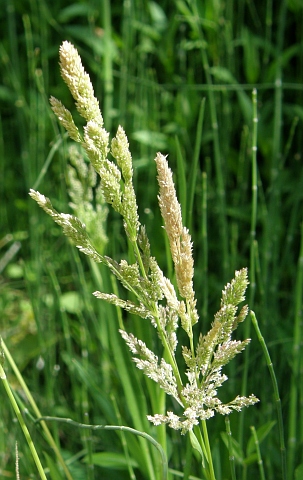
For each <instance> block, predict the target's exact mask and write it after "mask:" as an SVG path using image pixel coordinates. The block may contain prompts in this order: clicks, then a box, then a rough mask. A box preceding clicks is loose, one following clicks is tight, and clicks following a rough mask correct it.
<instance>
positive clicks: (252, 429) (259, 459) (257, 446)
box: [250, 426, 265, 480]
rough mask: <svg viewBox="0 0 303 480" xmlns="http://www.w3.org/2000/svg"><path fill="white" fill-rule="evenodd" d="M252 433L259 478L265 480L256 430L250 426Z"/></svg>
mask: <svg viewBox="0 0 303 480" xmlns="http://www.w3.org/2000/svg"><path fill="white" fill-rule="evenodd" d="M250 429H251V431H252V435H253V439H254V441H255V447H256V452H257V458H258V465H259V471H260V480H265V474H264V467H263V460H262V457H261V452H260V446H259V440H258V436H257V432H256V429H255V427H253V426H252V427H250Z"/></svg>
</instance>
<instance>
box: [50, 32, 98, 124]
mask: <svg viewBox="0 0 303 480" xmlns="http://www.w3.org/2000/svg"><path fill="white" fill-rule="evenodd" d="M59 54H60V69H61V76H62V78H63V80H64V81H65V83H66V85H67V86H68V88H69V90H70V92H71V94H72V96H73V97H74V99H75V101H76V107H77V110H78V112H79V113H80V115H81V116H82V117H83V118H85V120H86V121H87V122H88V121H89V120H93V121H94V122H96V123H97V124H98V126H99V127H102V126H103V118H102V115H101V111H100V107H99V102H98V100H97V99H96V97H95V94H94V89H93V86H92V83H91V81H90V78H89V75H88V73H86V71H85V70H84V67H83V65H82V61H81V57H80V55H79V53H78V52H77V50H76V49H75V47H74V46H73V45H72V44H71V43H70V42H68V41H65V42H63V43H62V45H61V47H60V50H59Z"/></svg>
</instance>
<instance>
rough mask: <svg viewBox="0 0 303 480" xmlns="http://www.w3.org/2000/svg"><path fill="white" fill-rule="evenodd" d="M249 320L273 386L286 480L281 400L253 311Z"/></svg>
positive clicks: (284, 479) (283, 477)
mask: <svg viewBox="0 0 303 480" xmlns="http://www.w3.org/2000/svg"><path fill="white" fill-rule="evenodd" d="M250 315H251V319H252V323H253V326H254V328H255V330H256V333H257V337H258V340H259V342H260V344H261V347H262V350H263V354H264V357H265V360H266V364H267V366H268V369H269V373H270V376H271V381H272V384H273V389H274V398H275V402H276V409H277V417H278V429H279V438H280V451H281V464H282V479H283V480H286V479H287V473H286V449H285V442H284V427H283V417H282V407H281V399H280V394H279V387H278V382H277V378H276V374H275V371H274V367H273V364H272V361H271V358H270V355H269V351H268V349H267V346H266V343H265V340H264V337H263V335H262V333H261V330H260V328H259V324H258V321H257V319H256V315H255V313H254V312H253V311H251V312H250Z"/></svg>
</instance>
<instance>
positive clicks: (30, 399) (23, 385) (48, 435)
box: [1, 339, 72, 480]
mask: <svg viewBox="0 0 303 480" xmlns="http://www.w3.org/2000/svg"><path fill="white" fill-rule="evenodd" d="M1 348H2V349H3V353H4V356H5V358H6V359H7V360H8V362H9V364H10V366H11V368H12V370H13V372H14V374H15V375H16V378H17V380H18V382H19V384H20V386H21V388H22V390H23V392H24V394H25V396H26V398H27V400H28V402H29V404H30V406H31V408H32V410H33V412H34V414H35V416H36V417H37V418H40V417H41V412H40V410H39V408H38V407H37V404H36V402H35V400H34V398H33V396H32V394H31V392H30V391H29V389H28V387H27V385H26V383H25V382H24V379H23V377H22V375H21V373H20V371H19V369H18V367H17V365H16V363H15V362H14V359H13V358H12V356H11V354H10V352H9V350H8V348H7V346H6V344H5V342H4V340H3V339H1ZM1 371H2V373H3V378H2V377H1V378H2V380H4V379H5V382H4V387H5V390H6V392H7V394H8V395H9V398H10V402H11V404H12V406H13V408H14V410H15V413H16V416H17V418H18V421H19V423H20V425H21V427H22V430H23V431H24V434H25V435H26V438H27V441H29V440H30V444H29V445H30V448H31V449H32V448H33V452H34V451H35V447H34V445H33V443H32V440H31V438H30V437H28V436H27V433H26V431H27V427H26V425H25V423H24V420H23V417H22V415H21V413H20V410H19V407H18V405H17V403H16V400H15V398H14V397H13V394H12V393H11V389H10V387H9V384H8V382H7V380H6V376H5V372H4V370H3V368H2V367H1ZM12 399H13V400H12ZM17 411H18V413H17ZM21 422H22V424H21ZM41 427H42V429H43V432H44V435H45V438H46V440H47V442H48V444H49V445H50V447H51V448H52V449H53V451H54V453H55V455H56V457H57V460H58V463H59V464H60V466H61V467H62V469H63V471H64V473H65V475H66V478H67V479H68V480H72V476H71V474H70V472H69V470H68V468H67V466H66V464H65V461H64V460H63V457H62V455H61V452H60V449H59V448H58V446H57V444H56V442H55V441H54V439H53V436H52V434H51V432H50V431H49V429H48V426H47V425H46V423H45V422H41ZM34 459H35V463H36V465H37V468H38V465H39V468H38V469H39V472H40V470H41V468H42V467H41V464H40V460H39V457H38V455H37V452H36V451H35V456H34ZM40 467H41V468H40ZM43 474H44V471H43ZM41 478H46V477H41Z"/></svg>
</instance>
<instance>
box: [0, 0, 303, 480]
mask: <svg viewBox="0 0 303 480" xmlns="http://www.w3.org/2000/svg"><path fill="white" fill-rule="evenodd" d="M302 20H303V4H302V1H301V0H289V1H288V2H286V1H285V0H282V1H281V2H279V4H278V3H275V2H272V0H266V1H264V2H261V1H253V0H250V1H247V2H243V1H241V0H238V1H237V0H226V1H225V2H223V1H219V0H218V1H214V0H205V1H203V2H202V1H198V0H193V1H186V0H174V1H165V0H164V1H162V2H159V1H157V2H154V1H148V0H125V1H121V2H120V1H115V0H114V1H112V2H110V1H109V0H102V1H101V0H100V1H97V0H95V1H93V0H90V1H88V2H87V1H77V2H74V3H72V2H68V1H66V0H53V1H52V2H51V3H50V2H46V1H44V0H39V1H38V0H25V1H24V0H22V1H21V0H20V1H18V0H15V1H14V0H2V2H1V9H0V23H1V38H0V69H1V83H0V106H1V107H0V195H1V197H0V219H1V224H0V228H1V235H0V247H1V251H0V254H1V256H0V275H1V276H0V306H1V320H0V329H1V335H2V336H3V338H4V340H5V342H6V344H7V345H8V347H9V349H10V351H11V353H12V355H13V357H14V359H15V362H16V363H17V365H18V367H19V369H20V370H21V372H22V374H23V376H24V378H25V379H26V382H27V384H28V386H29V388H30V391H31V392H32V394H33V395H34V397H35V400H36V402H37V404H38V405H39V408H40V410H41V411H42V412H43V414H47V415H57V416H65V417H72V418H74V419H75V420H78V421H85V422H86V423H107V424H118V423H121V424H124V425H128V426H132V427H135V428H138V429H139V430H144V431H147V432H149V433H151V434H152V435H153V436H154V437H155V438H157V436H158V437H161V435H162V439H163V438H164V435H163V432H162V433H161V429H156V428H152V427H151V426H150V425H149V423H148V422H147V420H146V419H145V415H146V413H150V412H151V410H153V408H154V407H156V406H157V401H159V402H160V399H161V401H163V398H162V397H161V396H160V397H159V394H158V393H157V388H156V386H155V385H153V384H152V383H149V382H148V381H145V380H143V379H142V377H141V374H140V372H138V371H136V370H135V368H134V366H133V365H132V363H131V361H130V356H129V354H128V352H127V350H126V348H124V345H123V343H122V341H121V340H120V338H119V335H118V334H117V328H118V320H119V315H121V313H119V312H117V311H116V310H115V309H113V308H111V307H110V306H108V305H105V304H103V303H102V302H98V301H97V300H96V299H94V297H92V295H91V293H92V292H93V291H95V290H96V289H98V290H105V291H107V292H111V291H113V289H114V288H118V287H117V286H115V285H114V284H113V280H112V279H111V277H110V276H109V275H108V272H106V271H103V269H102V268H101V269H100V268H99V267H98V268H97V267H96V266H94V265H91V264H90V262H89V261H88V260H87V259H86V258H84V257H83V255H80V254H79V252H78V251H76V249H75V248H73V247H72V246H70V245H69V243H68V241H67V240H66V239H65V238H64V237H63V236H62V234H61V231H60V229H59V228H58V227H57V226H56V225H54V224H53V223H52V221H51V220H50V219H49V218H47V216H46V215H45V214H44V213H43V212H42V211H40V210H39V209H38V208H37V206H36V204H35V203H34V202H33V201H32V200H31V199H30V198H29V197H28V190H29V188H35V189H38V190H39V191H40V192H41V193H43V194H45V195H46V196H48V197H50V198H51V200H52V201H53V204H54V205H55V207H56V208H57V209H58V210H59V211H63V212H70V209H69V206H68V202H69V198H68V193H67V189H66V168H67V156H66V149H67V141H66V138H65V137H62V136H61V135H60V130H59V127H58V125H57V123H56V121H55V118H54V115H53V114H52V112H51V110H50V107H49V103H48V98H49V96H50V95H53V96H56V97H57V98H59V99H60V100H61V101H62V102H63V103H64V104H65V105H66V106H67V107H68V108H70V109H71V110H72V111H73V113H74V106H73V103H72V99H71V96H70V94H69V92H68V91H67V88H66V86H65V85H64V83H63V81H62V80H61V78H60V72H59V66H58V49H59V46H60V44H61V42H62V41H63V40H69V41H71V42H72V43H73V44H74V45H75V46H76V47H77V49H78V51H79V53H80V55H81V57H82V60H83V63H84V65H85V68H86V70H87V71H88V72H89V74H90V76H91V79H92V82H93V84H94V87H95V93H96V96H97V97H98V98H99V99H100V105H101V109H102V112H103V116H104V120H105V127H106V129H107V130H109V131H111V132H112V133H113V134H114V133H115V130H116V128H117V126H118V124H121V125H122V126H123V127H124V128H125V130H126V133H127V135H128V137H129V140H130V148H131V152H132V155H133V161H134V169H135V187H136V191H137V195H138V197H137V198H138V204H139V213H140V218H141V223H142V224H146V226H147V232H148V235H149V237H150V240H151V246H152V253H153V255H155V256H156V257H157V258H158V260H159V263H160V265H161V266H162V267H163V268H164V269H165V271H166V272H167V273H168V274H170V272H171V263H170V261H169V258H167V252H166V250H165V239H164V235H163V233H162V228H161V225H162V223H161V218H160V214H159V210H158V207H157V182H156V173H155V165H154V161H153V159H154V157H155V154H156V152H157V151H159V150H160V151H161V152H162V153H164V154H166V153H167V154H169V157H168V158H169V163H170V166H171V168H172V169H173V171H174V172H175V181H176V184H177V189H178V194H179V199H180V201H181V203H182V208H183V215H184V219H185V223H186V225H187V226H188V227H190V230H191V233H192V238H193V241H194V256H195V291H196V293H197V297H198V302H199V305H198V306H199V311H200V312H201V322H200V326H199V327H198V329H200V330H201V331H202V332H203V333H206V332H207V330H208V328H209V326H210V323H211V321H212V318H213V315H214V313H215V312H216V311H217V310H218V308H219V299H220V295H221V290H222V288H223V286H224V284H225V283H226V282H227V281H230V280H231V278H232V277H233V275H234V270H235V269H239V268H242V267H244V266H247V267H248V268H249V272H250V280H251V285H250V290H249V292H248V297H247V299H248V302H249V306H250V308H252V309H254V311H255V312H256V315H257V317H258V319H259V324H260V327H261V330H262V333H263V335H264V337H265V340H266V342H267V345H268V348H269V350H270V353H271V356H272V360H273V363H274V367H275V371H276V374H277V376H278V383H279V388H280V395H281V400H282V407H283V416H284V427H285V436H286V445H287V449H288V474H289V479H292V478H295V477H294V475H295V469H296V468H297V467H298V466H299V465H300V464H301V463H302V461H303V459H302V442H303V415H302V401H303V396H302V393H303V392H302V385H303V382H302V368H303V363H302V293H303V287H302V285H303V284H302V273H303V260H302V258H303V248H302V198H303V169H302V142H303V136H302V119H303V108H302V107H303V101H302V100H303V83H302V78H303V77H302V74H303V71H302V70H303V62H302V56H303V48H302V47H303V45H302V42H303V38H302ZM253 88H256V89H257V109H258V119H259V121H258V126H257V130H258V131H257V148H258V153H257V177H256V183H254V170H253V163H252V158H253V148H252V146H253V145H254V139H253V103H252V90H253ZM79 121H80V120H79ZM255 173H256V172H255ZM252 187H254V188H252ZM255 187H257V190H256V188H255ZM256 191H257V193H258V197H257V210H254V209H253V193H254V192H256ZM254 213H256V231H255V232H254V228H253V227H254V218H253V214H254ZM121 227H122V225H121V222H120V219H119V218H117V217H116V216H115V215H114V214H113V213H112V212H110V214H109V218H108V223H107V235H108V238H109V242H108V244H106V245H104V250H105V252H106V254H108V255H110V256H113V257H114V258H115V259H116V260H120V259H121V258H122V257H125V255H126V254H127V249H128V246H127V242H126V240H125V237H124V235H123V231H122V228H121ZM123 320H124V322H125V324H126V327H127V329H128V330H129V331H135V332H136V333H137V334H138V336H140V337H141V338H145V339H146V338H149V341H150V342H151V344H152V343H153V342H155V339H153V337H152V332H151V331H150V330H149V329H148V328H147V327H146V325H144V324H142V321H141V320H140V321H139V320H138V319H131V318H126V317H125V318H124V317H123ZM240 335H243V337H244V335H249V336H251V337H252V340H253V341H252V344H251V346H250V348H249V351H248V354H247V355H242V356H241V357H239V358H238V359H236V360H235V361H234V362H233V363H232V364H231V366H230V368H229V369H228V376H229V377H230V379H229V381H228V382H227V384H226V386H225V387H224V393H223V395H225V396H226V398H233V397H234V396H235V395H236V394H239V393H241V392H242V393H245V391H246V392H247V393H248V394H250V393H252V392H253V393H255V394H256V395H257V396H258V397H259V398H260V400H261V402H260V404H258V406H256V407H253V408H250V409H249V410H247V411H246V412H243V414H233V415H231V417H230V421H231V429H232V433H233V436H234V438H235V439H236V440H237V442H238V443H237V445H238V446H239V451H238V450H237V454H236V460H237V465H238V466H237V471H238V475H239V478H243V479H245V478H247V479H251V478H257V477H256V475H258V473H256V472H258V470H257V465H256V458H255V457H252V458H251V459H250V458H249V455H250V453H251V452H250V450H249V448H248V447H249V438H250V431H249V426H250V425H254V426H255V428H256V429H257V430H258V428H261V427H262V426H264V428H265V427H267V428H268V431H269V433H268V434H267V436H266V440H265V441H264V442H263V443H262V444H261V453H262V458H263V461H264V467H265V471H266V475H267V478H277V479H279V478H282V477H281V464H280V457H279V448H280V445H279V440H278V435H277V426H276V425H274V426H272V424H271V422H273V421H275V420H276V416H275V402H274V397H273V390H272V386H271V383H270V377H269V374H268V371H267V368H266V365H265V361H264V360H263V357H262V353H261V349H260V346H259V344H258V341H257V338H256V335H255V334H254V332H253V330H252V328H251V327H250V325H249V321H248V323H247V324H246V325H243V327H242V331H241V332H240ZM300 350H301V352H300ZM8 376H9V381H10V383H11V385H12V386H13V387H14V389H15V391H16V394H17V395H18V397H19V399H20V401H22V399H23V395H22V391H21V390H20V387H19V385H18V384H17V383H16V380H15V377H14V375H13V374H12V373H11V372H10V370H9V368H8ZM146 391H148V392H149V396H148V395H147V397H145V392H146ZM134 393H135V395H134ZM157 395H158V400H157V401H156V400H155V405H150V401H149V400H148V401H147V400H146V398H157ZM23 401H24V402H25V399H23ZM0 403H1V408H0V412H1V415H0V425H1V428H0V469H1V472H2V473H1V475H2V476H3V478H6V477H8V478H10V477H14V475H15V474H14V468H15V467H14V451H15V441H16V440H17V441H18V445H19V455H20V470H21V472H22V478H29V476H30V475H33V476H32V477H31V478H36V477H35V468H34V466H33V463H32V460H31V458H30V456H29V454H28V451H27V447H26V445H25V444H24V441H23V438H22V433H21V431H20V429H19V426H18V425H17V424H15V423H14V422H13V414H12V412H11V410H10V407H9V404H8V402H7V400H6V398H5V396H4V393H3V392H1V402H0ZM151 403H152V402H151ZM87 412H89V414H87ZM209 425H210V428H209V430H210V435H211V443H212V446H213V449H214V458H215V467H216V469H217V477H218V479H219V480H220V479H225V478H230V475H229V473H226V472H229V470H228V469H229V467H228V451H227V449H226V447H225V445H224V442H223V441H222V439H221V432H222V431H224V430H225V426H224V419H223V418H220V417H218V418H214V419H212V420H210V421H209ZM271 427H272V428H271ZM52 431H53V434H54V437H55V439H56V440H57V442H58V444H59V443H60V444H61V449H62V451H63V453H64V455H65V456H66V458H68V459H69V460H70V465H71V471H72V475H73V478H75V479H77V478H79V479H81V478H96V479H97V478H112V479H114V478H119V479H121V478H122V479H123V478H131V477H130V475H131V474H130V471H129V470H127V469H122V470H117V469H112V468H111V469H110V470H109V469H108V468H105V466H104V462H105V460H104V458H103V457H102V458H103V459H102V458H101V457H100V458H99V460H98V461H99V466H98V465H96V463H97V460H96V459H93V457H92V456H89V455H88V454H89V453H90V452H93V451H94V452H100V451H104V452H114V453H115V454H120V453H121V454H122V455H123V456H124V457H125V448H127V449H128V450H129V453H130V456H131V457H132V458H133V459H134V462H135V463H134V465H135V466H136V468H135V472H136V477H137V478H138V479H139V478H155V479H156V478H158V477H157V472H156V473H153V472H152V471H153V468H154V467H153V465H155V464H156V463H157V457H156V454H154V452H153V451H152V449H149V447H144V446H143V443H144V442H143V441H142V442H143V443H142V442H141V440H140V441H139V440H138V439H133V438H130V437H128V436H127V438H126V440H125V439H123V438H122V439H121V438H120V436H119V435H118V436H117V434H116V433H113V432H106V434H105V433H104V432H103V433H98V435H96V434H95V432H94V434H93V435H88V434H82V433H81V434H78V432H77V434H75V431H74V430H73V429H72V428H71V427H63V426H62V425H54V424H52ZM31 433H32V435H33V438H34V441H35V444H36V446H37V448H38V449H39V451H40V453H41V456H42V457H43V458H45V462H48V465H50V462H51V460H50V457H51V456H52V452H51V450H50V449H49V447H48V445H47V444H46V442H45V439H44V438H43V436H42V434H41V432H40V430H39V429H38V428H37V427H35V426H33V425H31ZM144 445H145V444H144ZM185 446H186V439H185V438H181V439H180V438H179V436H178V435H177V434H176V433H174V432H169V434H168V438H167V451H168V453H169V456H170V466H171V467H172V468H173V469H175V470H176V471H179V472H183V470H184V464H183V458H184V454H183V452H184V451H185V450H184V448H185ZM145 448H147V449H146V451H145V450H144V449H145ZM123 449H124V450H123ZM143 451H144V452H145V453H142V452H143ZM43 452H44V453H43ZM138 452H141V453H138ZM85 455H88V457H89V461H88V463H89V462H90V463H94V464H95V468H94V470H93V469H92V468H91V469H87V466H86V463H85V462H83V461H82V459H83V457H85ZM44 456H45V457H44ZM113 458H114V463H115V462H116V463H117V457H113ZM107 460H108V459H107ZM108 461H110V460H108ZM116 463H115V464H116ZM191 463H192V470H191V471H192V473H195V472H196V474H197V475H199V473H198V472H199V469H198V467H197V462H196V460H195V458H193V459H192V462H191ZM109 465H111V463H110V464H109ZM195 469H196V470H195ZM298 472H300V470H298ZM56 475H60V474H59V471H58V472H57V473H56ZM102 475H103V476H102ZM153 475H154V477H153ZM297 475H298V473H297ZM51 478H56V477H51ZM58 478H61V477H60V476H59V477H58ZM62 478H63V477H62ZM171 478H178V475H177V473H175V474H173V473H171ZM297 478H298V479H299V478H300V477H299V476H298V477H297Z"/></svg>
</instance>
